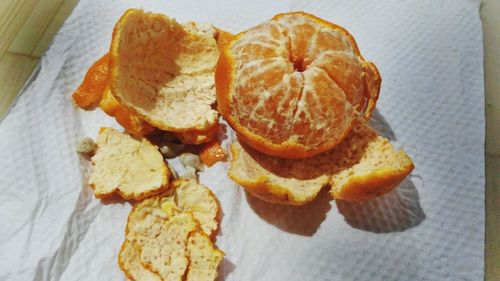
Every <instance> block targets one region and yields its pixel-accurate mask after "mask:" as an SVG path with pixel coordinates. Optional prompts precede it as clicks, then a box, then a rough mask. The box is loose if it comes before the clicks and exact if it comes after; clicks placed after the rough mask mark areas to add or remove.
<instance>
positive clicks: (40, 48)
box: [31, 0, 78, 57]
mask: <svg viewBox="0 0 500 281" xmlns="http://www.w3.org/2000/svg"><path fill="white" fill-rule="evenodd" d="M77 3H78V0H64V1H63V2H62V4H61V6H60V7H59V9H58V10H57V12H56V13H55V15H54V16H53V17H52V21H51V22H50V23H49V24H48V26H47V28H46V29H45V31H44V33H43V35H42V36H41V38H40V39H39V40H38V42H37V44H36V46H35V47H34V49H33V51H32V52H31V55H33V56H37V57H41V56H42V55H43V54H44V53H45V51H46V50H47V49H48V47H49V46H50V44H51V43H52V39H53V38H54V36H55V35H56V33H57V31H58V30H59V29H60V28H61V26H62V25H63V23H64V21H65V20H66V18H68V16H69V15H70V14H71V12H72V11H73V9H74V8H75V6H76V4H77Z"/></svg>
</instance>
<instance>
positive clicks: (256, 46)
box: [215, 12, 381, 158]
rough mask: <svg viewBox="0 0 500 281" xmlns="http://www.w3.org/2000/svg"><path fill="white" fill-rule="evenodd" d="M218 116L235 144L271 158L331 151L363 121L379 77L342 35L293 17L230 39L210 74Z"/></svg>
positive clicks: (375, 94)
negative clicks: (359, 119) (358, 119)
mask: <svg viewBox="0 0 500 281" xmlns="http://www.w3.org/2000/svg"><path fill="white" fill-rule="evenodd" d="M215 81H216V91H217V101H218V106H219V111H220V113H221V114H222V116H223V117H224V118H225V119H226V121H227V122H228V123H229V125H230V126H231V127H232V128H233V129H234V130H235V131H236V132H237V133H238V135H239V137H240V139H241V140H243V141H244V142H246V143H247V144H249V145H250V146H252V147H253V148H255V149H257V150H259V151H261V152H263V153H265V154H268V155H271V156H277V157H283V158H306V157H311V156H314V155H317V154H319V153H321V152H324V151H327V150H329V149H332V148H333V147H335V146H336V145H337V144H338V143H340V142H341V141H342V139H344V137H345V136H346V135H347V134H348V133H349V130H350V129H351V126H352V120H353V119H354V118H355V116H356V115H357V114H359V115H364V116H365V117H366V118H369V116H370V114H371V111H372V110H373V108H374V106H375V103H376V100H377V98H378V93H379V90H380V82H381V78H380V75H379V73H378V71H377V69H376V67H375V65H373V64H372V63H369V62H366V61H365V60H364V59H363V57H362V56H361V54H360V52H359V49H358V47H357V45H356V42H355V41H354V38H353V37H352V35H350V34H349V33H348V32H347V31H346V30H345V29H344V28H342V27H340V26H338V25H335V24H333V23H330V22H327V21H325V20H322V19H320V18H318V17H316V16H313V15H310V14H307V13H303V12H294V13H287V14H279V15H276V16H275V17H273V18H272V19H271V20H269V21H267V22H265V23H262V24H260V25H257V26H255V27H253V28H250V29H249V30H247V31H244V32H242V33H239V34H238V35H236V36H235V37H234V38H233V39H232V40H231V41H230V42H229V43H227V44H226V45H225V48H224V50H223V51H222V53H221V55H220V57H219V60H218V63H217V69H216V74H215Z"/></svg>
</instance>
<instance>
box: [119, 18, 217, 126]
mask: <svg viewBox="0 0 500 281" xmlns="http://www.w3.org/2000/svg"><path fill="white" fill-rule="evenodd" d="M215 35H216V31H215V29H214V28H213V27H212V26H210V25H207V26H205V25H201V24H195V23H192V22H189V23H186V24H180V23H178V22H177V21H175V20H174V19H171V18H169V17H167V16H165V15H163V14H155V13H146V12H144V11H142V10H137V9H130V10H127V11H126V12H125V14H124V15H123V16H122V17H121V18H120V20H119V21H118V22H117V23H116V25H115V28H114V30H113V37H112V42H111V48H110V89H111V92H112V93H113V95H114V96H115V98H116V99H117V100H118V102H119V103H120V104H121V105H123V106H125V107H126V108H127V109H129V110H131V111H132V112H134V113H136V114H137V115H139V116H140V117H141V118H143V119H144V120H146V121H147V122H148V123H150V124H151V125H153V126H154V127H156V128H159V129H161V130H165V131H171V132H176V133H185V132H193V131H197V132H209V131H211V129H213V128H214V127H217V126H218V112H217V111H216V110H214V109H213V108H212V107H213V105H214V104H215V101H216V97H215V85H214V84H215V83H214V71H215V66H216V63H217V58H218V57H219V49H218V47H217V41H216V39H215Z"/></svg>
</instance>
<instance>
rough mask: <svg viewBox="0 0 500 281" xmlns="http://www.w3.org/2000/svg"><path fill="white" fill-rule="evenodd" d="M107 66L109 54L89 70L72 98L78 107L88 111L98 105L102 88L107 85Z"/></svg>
mask: <svg viewBox="0 0 500 281" xmlns="http://www.w3.org/2000/svg"><path fill="white" fill-rule="evenodd" d="M108 64H109V54H105V55H104V56H102V57H101V58H100V59H99V60H98V61H96V62H95V63H94V64H93V65H92V66H91V67H90V68H89V70H88V71H87V74H85V78H83V81H82V83H81V84H80V86H79V87H78V89H76V91H75V92H74V93H73V96H72V97H73V101H74V102H75V104H76V105H77V106H78V107H80V108H83V109H90V108H92V107H95V106H97V105H98V104H99V101H100V100H101V98H102V94H103V92H104V88H106V85H107V84H108Z"/></svg>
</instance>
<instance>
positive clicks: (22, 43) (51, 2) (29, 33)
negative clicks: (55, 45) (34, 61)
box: [8, 0, 63, 55]
mask: <svg viewBox="0 0 500 281" xmlns="http://www.w3.org/2000/svg"><path fill="white" fill-rule="evenodd" d="M62 2H63V0H38V2H37V3H36V5H35V8H34V9H33V11H32V12H31V14H30V15H29V17H28V19H27V20H26V21H25V22H24V24H23V26H22V27H21V29H20V30H19V32H18V33H17V35H16V37H15V38H14V40H13V41H12V43H11V44H10V46H9V49H8V51H9V52H12V53H18V54H27V55H31V54H32V52H33V50H34V49H35V46H36V45H37V42H38V41H39V40H40V39H41V38H42V35H43V33H44V31H45V29H46V28H47V26H48V25H49V24H50V22H51V21H52V18H53V17H54V15H55V14H56V12H57V10H59V7H60V6H61V3H62Z"/></svg>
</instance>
